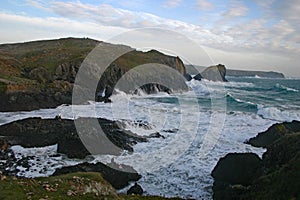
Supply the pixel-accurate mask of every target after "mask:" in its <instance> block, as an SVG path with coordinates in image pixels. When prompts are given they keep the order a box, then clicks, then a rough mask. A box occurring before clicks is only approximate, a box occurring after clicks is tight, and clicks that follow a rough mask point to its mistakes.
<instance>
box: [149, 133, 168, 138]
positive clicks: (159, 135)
mask: <svg viewBox="0 0 300 200" xmlns="http://www.w3.org/2000/svg"><path fill="white" fill-rule="evenodd" d="M148 137H149V138H162V139H165V136H163V135H161V134H160V133H159V132H156V133H151V134H150V135H149V136H148Z"/></svg>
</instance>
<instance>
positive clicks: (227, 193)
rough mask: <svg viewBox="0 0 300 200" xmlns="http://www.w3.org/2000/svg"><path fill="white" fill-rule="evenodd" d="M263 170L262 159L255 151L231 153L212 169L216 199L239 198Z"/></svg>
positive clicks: (214, 196)
mask: <svg viewBox="0 0 300 200" xmlns="http://www.w3.org/2000/svg"><path fill="white" fill-rule="evenodd" d="M262 172H263V168H262V161H261V159H260V158H259V157H258V156H257V155H256V154H254V153H229V154H227V155H226V156H225V157H223V158H221V159H220V160H219V161H218V163H217V165H216V167H215V168H214V169H213V171H212V177H213V178H214V184H213V192H214V193H213V198H214V199H222V200H223V199H228V200H229V199H239V198H237V196H239V194H240V193H243V192H245V190H246V188H247V186H249V185H250V184H251V183H252V182H253V181H254V180H255V178H256V177H259V176H260V175H261V174H262Z"/></svg>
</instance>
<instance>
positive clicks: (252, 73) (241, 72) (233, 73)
mask: <svg viewBox="0 0 300 200" xmlns="http://www.w3.org/2000/svg"><path fill="white" fill-rule="evenodd" d="M227 76H236V77H261V78H284V74H282V73H279V72H264V71H244V70H232V69H228V70H227Z"/></svg>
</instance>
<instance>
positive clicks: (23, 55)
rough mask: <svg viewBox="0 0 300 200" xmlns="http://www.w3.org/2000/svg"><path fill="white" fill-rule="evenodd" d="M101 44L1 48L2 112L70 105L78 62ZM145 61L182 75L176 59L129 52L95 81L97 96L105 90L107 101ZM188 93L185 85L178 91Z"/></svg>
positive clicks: (152, 87) (148, 87) (149, 87)
mask: <svg viewBox="0 0 300 200" xmlns="http://www.w3.org/2000/svg"><path fill="white" fill-rule="evenodd" d="M100 43H101V42H99V41H96V40H91V39H76V38H65V39H58V40H48V41H36V42H27V43H19V44H3V45H0V97H1V102H0V111H17V110H32V109H38V108H48V107H55V106H58V105H60V104H65V103H66V104H70V103H71V97H72V89H73V84H74V81H75V77H76V75H77V72H78V70H79V68H80V66H81V63H82V62H83V61H84V59H85V58H86V56H87V55H88V54H89V53H90V52H91V51H92V50H93V49H94V48H95V47H96V46H97V45H98V44H100ZM102 44H104V43H103V42H102ZM112 46H118V45H112ZM147 63H155V64H162V65H167V66H169V67H170V68H172V69H175V70H177V71H178V72H179V73H180V74H182V75H184V74H185V73H186V69H185V66H184V64H183V62H182V61H181V59H180V58H178V57H173V56H167V55H164V54H162V53H160V52H158V51H155V50H151V51H149V52H140V51H136V50H133V49H132V51H131V52H129V53H127V54H125V55H123V56H121V57H119V58H118V59H117V60H115V61H114V62H112V63H111V65H110V66H109V67H108V68H107V70H106V71H105V72H104V74H103V75H102V77H101V79H100V81H99V85H98V90H97V91H96V94H99V93H102V92H104V91H105V93H106V95H105V96H106V98H107V97H109V96H110V95H111V94H112V92H113V88H114V86H115V85H116V83H117V82H118V80H119V79H120V78H121V77H122V76H123V75H124V74H125V73H126V72H128V71H130V70H131V69H133V68H134V67H136V66H138V65H143V64H147ZM153 75H155V76H156V77H158V76H160V75H159V74H153ZM160 77H161V78H162V79H163V78H165V77H163V76H160ZM131 79H133V78H131ZM170 81H174V80H170ZM182 82H184V81H182ZM175 86H176V84H175ZM141 89H143V90H144V91H145V92H147V93H152V92H155V91H165V92H172V91H173V89H174V88H172V89H169V88H167V87H165V86H163V85H159V84H156V83H151V82H150V83H149V84H145V85H144V86H142V87H141ZM186 89H187V87H186V88H184V87H183V88H179V89H178V90H186ZM96 94H95V96H96ZM23 97H24V98H23Z"/></svg>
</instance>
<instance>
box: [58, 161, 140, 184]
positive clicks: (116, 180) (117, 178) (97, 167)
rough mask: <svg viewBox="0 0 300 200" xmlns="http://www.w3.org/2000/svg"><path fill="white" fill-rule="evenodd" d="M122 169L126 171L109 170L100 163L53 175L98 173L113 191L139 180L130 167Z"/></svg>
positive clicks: (67, 169) (63, 169)
mask: <svg viewBox="0 0 300 200" xmlns="http://www.w3.org/2000/svg"><path fill="white" fill-rule="evenodd" d="M122 168H123V169H124V168H126V170H125V171H121V170H117V169H116V168H114V167H113V168H110V167H109V166H107V165H104V164H102V163H97V164H91V163H81V164H78V165H75V166H69V167H63V168H61V169H57V170H56V171H55V172H54V174H53V175H54V176H57V175H61V174H68V173H74V172H99V173H101V174H102V176H103V178H104V179H105V180H106V181H107V182H109V183H110V184H111V185H112V186H113V187H114V188H115V189H122V188H124V187H126V186H127V185H129V182H131V181H138V180H139V179H140V178H141V175H139V174H138V173H137V172H136V171H135V170H134V169H133V168H132V167H130V166H126V165H122Z"/></svg>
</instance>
